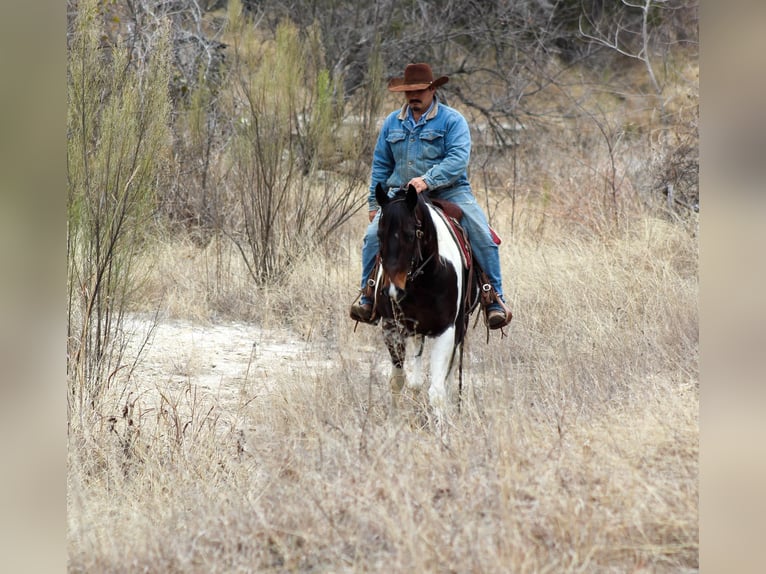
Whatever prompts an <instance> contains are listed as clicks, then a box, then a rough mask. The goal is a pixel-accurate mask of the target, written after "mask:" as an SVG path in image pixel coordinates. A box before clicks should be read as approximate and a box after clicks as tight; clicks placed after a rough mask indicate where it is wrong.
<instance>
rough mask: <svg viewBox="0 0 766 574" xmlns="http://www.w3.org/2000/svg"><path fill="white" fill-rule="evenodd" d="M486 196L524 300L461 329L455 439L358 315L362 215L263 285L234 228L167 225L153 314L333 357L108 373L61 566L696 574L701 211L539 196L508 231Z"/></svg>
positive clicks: (81, 453) (514, 289)
mask: <svg viewBox="0 0 766 574" xmlns="http://www.w3.org/2000/svg"><path fill="white" fill-rule="evenodd" d="M592 195H593V196H597V194H592ZM496 199H497V201H498V206H499V207H498V210H497V217H496V218H495V220H496V226H497V227H498V230H499V231H500V233H501V235H503V237H504V238H505V242H504V244H503V246H502V247H501V254H502V263H503V268H504V275H505V280H506V284H507V285H506V292H507V295H508V298H509V299H510V303H511V306H512V307H513V309H514V311H515V318H514V321H513V323H512V324H511V327H510V329H509V336H508V337H507V338H506V339H502V340H501V339H500V338H499V336H498V335H497V334H495V335H494V336H493V338H492V341H491V342H490V343H489V344H486V343H485V332H484V330H483V328H482V327H481V326H480V327H478V328H476V329H475V330H472V331H470V332H469V335H468V341H467V344H466V361H465V363H466V364H465V388H464V393H463V397H462V406H463V408H462V411H461V413H459V414H457V413H456V414H455V415H454V416H453V418H452V420H451V425H452V426H451V430H450V434H449V441H448V443H447V444H446V445H445V444H444V443H442V441H441V440H440V439H439V438H438V437H437V436H435V435H434V434H433V433H432V432H430V431H429V430H428V429H427V428H421V427H420V426H419V425H418V424H416V423H417V420H415V421H414V422H413V419H412V418H411V417H409V416H407V411H405V412H397V411H394V410H393V409H392V408H391V406H390V400H389V390H388V384H387V380H386V376H387V368H386V356H385V348H384V346H383V344H382V340H381V336H380V332H379V331H378V330H377V329H373V328H371V327H367V326H360V327H359V328H358V329H357V331H356V332H354V330H353V324H352V323H351V322H350V320H349V319H347V309H348V305H349V304H350V303H351V301H352V300H353V298H354V296H355V288H356V285H357V281H358V278H357V275H358V272H359V268H360V261H359V246H360V240H361V236H362V232H363V230H364V226H365V222H366V218H365V217H364V216H363V215H359V216H358V217H356V218H355V219H354V220H352V221H351V222H349V223H348V224H347V225H346V226H345V227H344V229H343V233H341V234H340V235H339V236H338V237H337V238H336V239H335V240H334V244H333V245H331V246H328V247H327V249H326V250H324V251H318V252H317V253H316V254H315V256H314V257H313V258H312V259H311V260H307V261H305V262H304V263H302V264H300V265H297V266H296V267H295V268H294V269H293V271H292V274H291V275H290V277H289V278H288V280H287V281H286V283H285V284H284V285H275V286H272V287H269V288H256V287H254V286H253V285H252V284H251V283H249V282H248V281H247V280H246V275H247V274H246V270H244V269H243V268H242V264H241V263H240V262H239V261H238V259H237V256H236V253H235V252H234V251H233V250H232V249H231V246H230V245H229V246H227V245H226V244H225V243H221V244H220V245H218V246H216V245H215V242H211V243H210V244H208V246H207V247H205V248H200V247H196V246H194V245H193V244H191V243H186V242H184V241H182V240H178V239H167V240H166V241H164V242H162V243H160V244H159V246H158V247H157V248H156V249H155V251H154V252H153V253H152V254H151V256H149V255H147V258H146V263H145V264H146V265H147V269H149V270H151V271H152V272H151V273H150V277H151V279H150V280H149V281H148V282H146V283H145V284H144V285H143V287H142V289H143V293H144V301H146V303H145V304H146V310H148V309H151V308H153V307H156V305H158V304H160V303H159V302H161V304H162V305H163V313H165V314H166V316H172V317H187V318H193V319H195V320H197V321H219V322H220V321H226V320H227V319H233V318H236V319H238V320H240V321H242V320H244V321H249V322H252V323H255V324H258V325H259V326H264V327H266V328H270V327H274V328H276V327H280V328H284V327H285V326H288V327H289V328H290V329H292V332H293V334H294V337H295V338H296V340H301V341H302V342H304V343H306V344H307V345H308V346H309V347H311V348H321V349H323V352H324V353H325V355H326V356H327V357H329V361H327V362H326V363H324V366H321V367H309V366H308V365H309V363H308V361H304V365H305V366H304V367H303V368H298V369H289V370H288V369H280V368H279V367H278V366H274V368H272V369H270V370H269V371H268V374H267V375H264V374H263V372H257V373H256V371H255V370H249V371H247V372H244V373H243V375H242V377H241V380H240V383H239V386H238V388H236V389H232V392H229V393H225V394H221V393H218V394H216V393H211V392H206V391H205V390H204V389H200V388H195V386H194V385H193V384H192V383H190V382H186V383H171V377H170V375H167V376H165V375H162V374H158V375H155V376H154V377H152V378H150V377H146V378H138V379H137V378H136V377H133V378H132V379H130V380H123V381H122V384H121V385H119V384H116V385H112V387H111V388H112V389H114V394H113V396H112V397H111V401H110V402H105V407H104V410H103V411H102V412H101V413H98V414H97V415H96V416H94V417H93V418H92V419H91V420H90V421H87V422H86V423H84V424H82V425H81V426H76V427H75V428H73V429H72V431H71V433H70V448H69V474H68V541H69V552H70V558H69V569H70V570H71V571H72V572H135V571H149V572H284V571H301V572H309V571H310V572H692V571H696V570H697V569H698V526H697V519H698V512H697V498H698V485H697V479H698V464H697V456H698V434H699V433H698V398H699V388H698V371H697V348H698V344H697V343H698V341H697V320H698V317H697V293H698V285H697V253H696V249H697V247H696V239H695V235H694V233H693V232H692V231H690V229H693V226H684V225H680V224H678V223H673V222H671V221H669V220H668V219H664V218H661V217H657V216H655V215H652V212H651V211H649V210H646V211H643V212H636V214H635V215H634V216H632V217H626V218H624V219H623V220H622V221H621V225H620V227H619V228H618V229H617V230H611V231H610V232H609V233H601V232H597V230H598V229H599V225H597V224H593V225H590V226H587V225H586V226H585V227H587V228H589V229H591V232H590V233H588V232H585V231H584V229H585V228H584V227H583V220H582V218H580V219H578V221H576V222H573V221H572V220H571V219H570V218H566V217H561V216H560V213H558V212H557V210H556V209H555V206H552V205H551V204H550V203H548V204H546V203H545V202H543V201H542V200H541V199H540V197H539V196H532V195H531V194H530V195H529V196H528V197H527V198H526V199H525V200H524V201H523V202H520V203H517V204H516V209H517V210H518V211H517V213H516V220H515V221H516V224H515V225H516V227H515V228H514V229H513V230H511V229H510V223H509V222H510V219H511V218H510V213H509V209H510V202H509V200H508V199H507V198H503V197H500V196H498V197H497V198H496ZM584 201H585V200H584ZM581 207H587V206H582V205H581ZM595 211H596V208H595V207H594V208H593V209H592V210H590V211H589V210H587V209H584V211H583V213H584V214H585V215H586V216H587V214H588V213H595ZM543 212H545V214H544V215H545V218H544V222H543V223H542V225H541V221H542V219H541V218H542V215H543ZM583 217H584V216H583ZM599 221H600V219H599ZM585 223H587V221H585ZM139 310H140V309H139ZM169 359H170V358H169ZM294 360H295V361H297V362H298V363H299V364H300V363H301V361H302V360H303V358H302V357H301V356H296V357H294ZM169 368H170V367H169Z"/></svg>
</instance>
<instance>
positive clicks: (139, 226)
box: [67, 2, 170, 408]
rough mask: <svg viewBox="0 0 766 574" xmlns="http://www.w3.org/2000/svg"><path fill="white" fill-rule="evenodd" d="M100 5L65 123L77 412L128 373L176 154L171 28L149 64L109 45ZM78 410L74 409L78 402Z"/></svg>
mask: <svg viewBox="0 0 766 574" xmlns="http://www.w3.org/2000/svg"><path fill="white" fill-rule="evenodd" d="M97 14H98V6H97V3H96V2H83V3H82V5H81V6H80V8H79V12H78V17H77V22H76V28H75V32H74V34H73V35H72V38H71V41H70V50H69V66H68V100H69V110H68V118H67V129H68V132H69V133H68V136H69V137H68V148H67V178H68V201H67V269H68V278H67V279H68V280H67V290H68V299H67V300H68V314H67V319H68V320H67V375H68V382H69V395H68V396H69V398H70V408H72V407H73V406H74V404H77V405H78V406H79V407H80V408H82V406H83V405H84V404H90V405H92V404H93V403H95V402H97V401H98V400H99V397H100V394H101V392H102V391H103V390H104V387H105V386H106V385H108V383H109V381H110V380H111V378H112V376H113V375H114V373H115V372H116V370H117V369H119V368H122V366H123V365H122V364H121V355H122V349H123V346H124V344H125V343H124V339H123V334H124V333H123V330H122V319H123V316H124V313H125V308H126V305H127V303H128V300H129V299H130V297H131V295H132V290H133V288H134V282H135V276H134V275H133V271H134V270H133V265H134V262H135V259H136V256H137V254H138V253H139V252H140V249H141V246H142V242H143V239H144V237H145V234H146V226H147V223H148V222H149V218H150V216H151V213H152V211H153V209H154V205H155V204H154V194H155V190H156V187H157V185H158V183H159V181H160V178H161V175H162V167H163V160H164V159H166V153H167V150H168V143H169V141H168V136H169V132H168V116H169V111H170V106H169V101H168V96H167V82H168V54H169V52H168V51H169V46H168V40H167V30H166V31H165V34H162V35H160V36H159V37H158V39H157V44H156V45H155V49H154V51H153V56H152V58H151V59H150V60H149V62H148V65H147V66H146V67H145V68H144V67H133V66H131V65H130V63H129V53H128V50H127V48H126V47H125V46H124V45H123V44H121V43H118V44H117V45H116V46H114V47H113V48H112V49H107V47H105V46H101V45H100V42H101V39H102V37H103V34H102V27H101V22H100V19H99V18H98V17H97ZM73 403H74V404H73Z"/></svg>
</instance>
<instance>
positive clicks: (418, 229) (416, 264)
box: [389, 198, 434, 281]
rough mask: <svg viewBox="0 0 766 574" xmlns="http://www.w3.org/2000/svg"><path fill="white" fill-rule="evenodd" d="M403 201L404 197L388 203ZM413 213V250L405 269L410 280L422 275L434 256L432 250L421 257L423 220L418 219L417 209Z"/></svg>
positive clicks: (423, 235)
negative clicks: (408, 264) (408, 266)
mask: <svg viewBox="0 0 766 574" xmlns="http://www.w3.org/2000/svg"><path fill="white" fill-rule="evenodd" d="M403 201H405V200H404V198H398V199H393V200H391V202H390V203H389V205H392V204H394V203H400V202H403ZM413 215H414V217H415V250H414V251H413V253H412V257H411V258H410V268H409V270H408V271H407V279H408V280H410V281H411V280H414V279H415V278H417V277H419V276H420V275H422V274H423V272H424V269H425V268H426V265H428V263H429V262H430V261H431V259H433V258H434V253H433V251H432V252H431V253H430V254H429V255H428V257H426V258H425V259H424V258H423V243H422V240H423V237H425V234H424V233H423V222H422V221H421V220H420V217H418V213H417V209H416V210H415V211H414V213H413Z"/></svg>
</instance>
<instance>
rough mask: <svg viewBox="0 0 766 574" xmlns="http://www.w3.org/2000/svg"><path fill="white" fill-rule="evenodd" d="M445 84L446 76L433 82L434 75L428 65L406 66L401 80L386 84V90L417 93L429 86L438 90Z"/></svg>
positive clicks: (397, 79) (394, 79)
mask: <svg viewBox="0 0 766 574" xmlns="http://www.w3.org/2000/svg"><path fill="white" fill-rule="evenodd" d="M447 82H449V78H448V77H447V76H442V77H440V78H438V79H436V80H434V74H433V72H432V71H431V66H429V65H428V64H408V65H407V67H406V68H404V77H403V78H393V79H391V80H390V81H389V82H388V90H389V91H391V92H417V91H419V90H425V89H426V88H428V87H429V86H433V87H434V88H438V87H439V86H441V85H444V84H446V83H447Z"/></svg>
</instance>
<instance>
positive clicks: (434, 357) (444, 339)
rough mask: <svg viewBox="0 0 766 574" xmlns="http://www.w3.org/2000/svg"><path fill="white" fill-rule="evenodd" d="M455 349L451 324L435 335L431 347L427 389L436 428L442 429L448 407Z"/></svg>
mask: <svg viewBox="0 0 766 574" xmlns="http://www.w3.org/2000/svg"><path fill="white" fill-rule="evenodd" d="M454 349H455V327H454V326H452V327H450V328H449V329H447V330H446V331H444V333H442V334H441V335H439V336H438V337H435V338H434V340H433V346H432V348H431V357H430V370H431V386H430V388H429V389H428V400H429V402H430V404H431V409H432V410H433V414H434V418H435V420H436V426H437V429H439V430H440V431H442V430H444V425H445V422H446V421H445V417H446V414H447V407H448V403H449V401H448V397H447V391H448V388H447V387H448V385H449V379H450V375H451V373H452V355H453V352H454Z"/></svg>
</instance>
